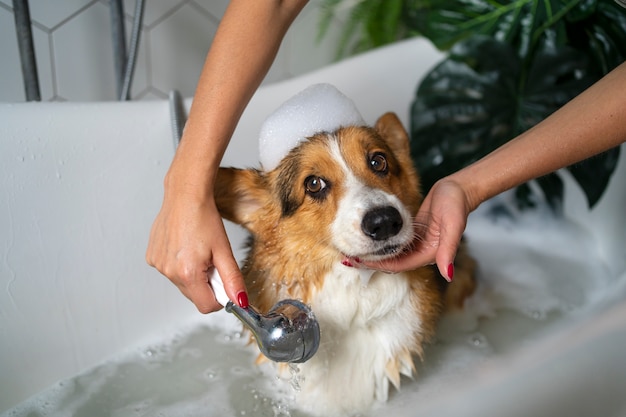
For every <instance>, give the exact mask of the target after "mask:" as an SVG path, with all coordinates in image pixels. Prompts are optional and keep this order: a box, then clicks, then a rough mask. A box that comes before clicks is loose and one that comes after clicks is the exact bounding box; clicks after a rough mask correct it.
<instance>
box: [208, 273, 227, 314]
mask: <svg viewBox="0 0 626 417" xmlns="http://www.w3.org/2000/svg"><path fill="white" fill-rule="evenodd" d="M209 284H211V287H212V288H213V293H215V298H216V299H217V302H218V303H220V304H221V305H223V306H225V305H226V304H228V302H229V301H230V299H229V298H228V296H227V295H226V290H225V289H224V283H223V282H222V277H220V274H219V273H218V272H217V268H211V271H209Z"/></svg>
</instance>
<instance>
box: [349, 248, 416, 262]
mask: <svg viewBox="0 0 626 417" xmlns="http://www.w3.org/2000/svg"><path fill="white" fill-rule="evenodd" d="M407 247H408V245H398V244H394V245H387V246H384V247H382V248H380V249H377V250H375V251H373V252H368V253H361V254H357V255H349V254H347V253H343V254H342V255H343V257H344V259H356V260H359V261H361V260H363V261H370V262H371V261H382V260H385V259H390V258H394V257H396V256H399V255H401V254H402V253H403V252H404V251H405V250H406V248H407Z"/></svg>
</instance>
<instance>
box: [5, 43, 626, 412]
mask: <svg viewBox="0 0 626 417" xmlns="http://www.w3.org/2000/svg"><path fill="white" fill-rule="evenodd" d="M439 58H440V54H439V53H438V52H436V51H435V50H433V49H432V47H431V46H430V45H429V44H427V43H426V42H424V41H422V40H411V41H407V42H402V43H399V44H396V45H394V46H391V47H388V48H384V49H380V50H377V51H374V52H372V53H368V54H365V55H362V56H359V57H356V58H354V59H351V60H348V61H345V62H342V63H340V64H338V65H334V66H331V67H328V68H325V69H322V70H320V71H317V72H314V73H311V74H308V75H305V76H302V77H299V78H296V79H293V80H290V81H287V82H284V83H280V84H275V85H270V86H267V87H264V88H262V89H260V90H259V92H258V93H257V94H256V95H255V97H254V98H253V100H252V102H251V103H250V105H249V107H248V109H247V110H246V112H245V114H244V115H243V117H242V120H241V123H240V125H239V128H238V129H237V131H236V133H235V135H234V138H233V141H232V144H231V146H230V148H229V150H228V152H227V154H226V156H225V158H224V165H235V166H255V165H256V164H257V144H256V137H257V133H258V131H259V127H260V125H261V123H262V121H263V119H264V118H265V117H266V116H267V114H268V113H269V112H271V111H272V110H273V109H274V108H276V107H277V106H278V105H279V104H280V103H282V102H283V101H284V100H285V99H287V98H289V97H290V96H292V95H293V94H295V93H296V92H298V91H300V90H302V89H303V88H305V87H307V86H308V85H310V84H313V83H316V82H330V83H333V84H335V85H336V86H337V87H338V88H339V89H340V90H342V91H343V92H344V93H345V94H346V95H348V96H349V97H351V98H352V99H353V100H354V101H355V102H356V104H357V106H358V107H359V108H360V110H361V112H362V114H363V116H364V118H365V119H366V120H367V121H368V122H373V121H374V120H375V119H376V118H377V117H378V116H379V115H380V114H382V113H384V112H386V111H389V110H391V111H395V112H396V113H398V114H399V116H400V117H401V119H402V120H403V122H404V123H405V125H407V122H408V108H409V103H410V102H411V100H412V97H413V94H414V90H415V86H416V85H417V81H418V79H419V78H420V77H421V76H422V75H423V74H424V73H425V72H426V71H427V70H428V69H429V68H430V67H431V66H432V65H434V64H435V63H436V62H437V61H438V60H439ZM187 104H189V102H187ZM623 151H626V149H623ZM624 153H625V152H623V154H624ZM173 154H174V143H173V140H172V135H171V126H170V116H169V107H168V103H166V102H131V103H39V104H2V105H0V181H1V184H2V187H1V188H0V190H1V191H0V195H1V196H2V198H1V199H0V256H1V257H0V412H2V411H3V410H8V409H10V408H12V407H13V406H15V405H16V404H18V403H20V402H22V401H23V400H25V399H26V398H28V397H30V396H32V395H34V394H36V393H37V392H39V391H41V390H42V389H45V388H46V387H48V386H50V385H52V384H53V383H55V382H56V381H59V380H62V379H65V378H68V377H71V376H72V375H75V374H77V373H79V372H81V371H84V370H85V369H88V368H91V367H93V366H95V365H97V364H99V363H101V362H103V361H105V360H107V359H109V358H112V357H115V356H116V355H117V354H119V352H124V351H128V350H129V349H132V348H135V347H138V348H141V347H142V346H145V345H146V344H147V343H152V342H154V340H155V339H158V338H159V337H166V335H167V334H169V333H171V332H173V331H175V329H177V328H178V327H180V326H181V323H187V322H189V321H190V320H191V321H193V320H197V319H198V316H199V314H198V313H197V312H196V310H195V308H194V307H193V306H192V305H191V303H189V302H188V301H187V300H186V299H185V298H184V297H183V296H182V295H181V294H180V293H179V292H178V290H177V289H176V288H175V287H174V286H173V285H172V284H171V283H169V281H167V280H166V279H165V278H163V277H162V276H161V275H160V274H158V273H157V272H156V271H155V270H153V269H151V268H150V267H148V266H147V265H146V264H145V262H144V251H145V247H146V242H147V238H148V233H149V229H150V226H151V222H152V220H153V219H154V216H155V215H156V213H157V211H158V209H159V207H160V203H161V197H162V179H163V176H164V174H165V172H166V170H167V167H168V165H169V162H170V160H171V158H172V156H173ZM625 159H626V158H625V157H624V156H623V155H622V158H621V161H620V165H619V167H618V170H617V172H616V173H615V175H614V176H613V178H612V180H611V183H610V186H609V189H608V190H607V192H606V193H605V196H604V197H603V198H602V200H601V201H600V203H599V204H598V205H597V207H596V208H594V210H593V211H591V212H589V211H588V210H587V209H586V204H585V201H584V198H583V196H582V193H581V191H580V190H579V189H577V187H576V185H575V184H573V183H572V182H571V181H568V182H567V184H566V187H567V188H566V216H567V218H568V220H567V221H566V222H561V221H556V220H555V221H554V223H555V224H557V226H555V227H551V226H550V224H551V223H550V222H547V223H545V222H546V220H545V218H544V219H543V220H540V221H539V222H535V221H534V220H532V219H530V220H528V219H522V221H521V223H518V224H517V225H516V224H514V223H508V224H492V223H490V221H489V220H488V218H487V217H486V216H485V214H484V211H483V212H479V213H477V214H476V215H473V216H472V217H471V219H470V224H469V226H468V236H469V241H470V245H474V251H475V254H476V256H477V257H478V258H479V259H478V261H479V263H481V275H482V276H483V277H485V278H486V281H487V282H488V283H490V284H489V285H490V286H489V285H487V288H491V290H492V292H493V291H495V290H494V288H496V287H498V285H501V286H505V287H506V286H507V285H511V286H515V285H518V286H519V285H521V286H522V287H523V286H524V285H525V284H524V283H521V284H520V283H515V282H514V279H513V280H512V279H510V277H509V278H507V277H506V276H504V275H507V271H513V272H515V270H519V269H521V270H524V271H525V272H524V273H522V274H521V275H522V276H524V274H528V273H529V272H528V268H530V269H532V270H533V271H536V272H537V274H539V275H542V276H543V277H544V278H545V277H546V276H547V277H548V279H544V280H543V281H542V283H541V284H540V285H539V286H537V285H535V284H533V285H529V286H528V288H525V289H523V291H521V292H520V291H508V289H507V288H504V289H502V288H500V289H501V290H502V291H503V292H504V293H507V294H509V295H508V296H509V297H514V296H515V294H522V297H521V298H527V297H530V298H531V299H534V298H533V297H539V298H541V297H542V296H546V294H548V296H549V297H552V296H554V298H555V299H557V300H561V301H563V299H562V298H559V297H560V295H559V294H560V293H561V292H563V293H568V294H570V295H571V294H574V295H571V296H569V295H568V296H567V297H570V298H567V297H565V302H570V303H571V305H569V306H568V307H567V308H566V310H567V312H566V314H562V315H559V317H561V316H562V318H559V319H555V320H552V321H551V324H549V325H548V324H546V325H545V326H544V327H545V329H544V330H543V331H537V332H533V333H532V337H529V338H523V337H519V335H516V334H515V331H509V333H503V332H501V331H500V330H497V331H492V332H491V335H490V337H492V338H493V339H495V340H493V341H491V343H492V344H493V345H499V346H507V343H508V345H519V346H518V347H517V348H516V347H515V346H508V347H507V348H506V349H505V348H503V349H495V350H496V351H500V350H501V351H503V352H504V353H501V354H493V355H487V358H486V359H484V360H483V359H481V360H480V361H478V362H477V363H474V364H472V366H471V367H464V370H463V372H462V373H459V375H463V377H462V378H461V377H459V378H454V376H453V375H452V376H449V378H448V379H446V380H445V381H449V383H450V385H449V386H447V387H446V388H445V390H444V391H443V392H442V391H441V390H438V389H437V388H436V387H438V386H439V385H437V384H435V385H432V386H431V388H432V389H431V391H429V388H423V387H422V386H421V385H420V384H419V382H418V383H417V384H409V385H408V389H404V390H403V391H401V393H400V394H398V395H396V396H395V397H394V398H393V399H392V401H391V402H390V403H389V404H388V405H387V406H385V407H384V408H382V409H381V410H380V411H375V412H374V413H375V414H376V413H379V414H380V415H385V414H389V413H391V414H393V415H407V416H408V415H414V413H415V412H416V410H417V407H418V406H419V409H420V410H421V415H433V416H434V415H441V416H452V415H468V416H469V415H476V416H479V415H482V416H484V415H487V416H496V415H507V416H527V415H533V416H536V415H550V416H558V415H563V416H573V415H590V416H591V415H594V416H600V415H603V416H609V415H626V396H625V395H624V394H625V393H626V389H625V388H624V387H625V386H626V354H625V352H626V301H625V299H626V220H625V214H626V163H625V162H624V160H625ZM542 222H544V223H542ZM564 223H565V225H563V224H564ZM538 224H539V225H540V226H537V225H538ZM546 224H548V226H545V225H546ZM520 225H521V226H520ZM542 225H543V226H542ZM533 227H536V230H535V231H536V232H537V233H534V232H533ZM520 228H523V229H524V230H520ZM486 229H489V230H487V232H485V230H486ZM529 230H530V232H529ZM229 232H230V233H231V235H232V241H233V245H234V247H235V248H236V249H237V248H239V247H240V246H241V242H242V239H243V236H244V235H243V233H242V232H241V231H240V230H238V229H236V228H229ZM551 239H552V242H553V245H554V248H553V249H554V250H548V251H547V252H546V251H543V252H542V250H537V248H544V247H545V245H546V240H548V241H550V240H551ZM500 242H503V243H500ZM570 245H571V248H572V249H571V250H570V249H569V248H570ZM494 248H496V250H494ZM498 250H500V252H498ZM580 253H584V254H585V256H584V257H581V256H578V254H580ZM572 254H573V255H572ZM238 255H239V256H240V253H239V254H238ZM569 255H572V256H569ZM587 258H589V261H587ZM507 265H508V266H507ZM509 266H510V267H509ZM555 271H556V272H555ZM559 271H560V272H559ZM533 274H534V272H533ZM551 275H555V277H556V278H555V280H554V281H551V280H550V279H549V277H550V276H551ZM556 275H558V276H556ZM501 276H504V277H503V278H502V280H501V281H498V280H499V279H500V277H501ZM533 276H534V275H533ZM494 277H495V278H494ZM568 277H569V278H572V280H571V282H569V281H568ZM589 277H591V278H590V279H591V281H592V282H593V285H589V286H587V284H586V282H588V281H589V279H588V278H589ZM542 285H544V287H542ZM496 289H497V288H496ZM507 291H508V292H507ZM532 291H537V292H538V293H536V294H533V293H532ZM496 292H497V291H496ZM508 301H509V302H512V303H513V304H515V303H516V302H517V301H519V302H520V304H523V303H524V301H525V300H517V301H516V300H510V299H509V300H508ZM526 301H527V300H526ZM522 309H523V307H522ZM222 314H224V315H226V313H223V312H221V313H216V314H214V315H211V317H207V318H206V320H207V322H210V321H211V320H213V321H215V320H219V319H216V318H215V317H221V316H220V315H222ZM202 319H205V318H204V317H203V318H202ZM505 327H506V326H500V327H498V329H503V328H505ZM485 331H486V332H487V333H489V331H488V329H487V330H485ZM452 337H454V336H452ZM443 338H444V339H445V337H443ZM498 339H499V341H498ZM446 355H452V357H453V356H454V352H453V351H448V352H447V353H445V354H442V353H439V354H437V353H436V349H435V353H433V354H432V357H436V358H439V360H440V361H441V360H448V359H445V358H447V356H446ZM428 361H429V358H428V357H427V358H426V363H428ZM242 366H244V365H242ZM245 366H248V364H246V365H245ZM249 366H251V367H252V366H254V365H252V364H249ZM470 368H471V369H470ZM446 369H447V371H450V370H452V372H453V371H454V368H453V367H452V368H450V367H449V368H446ZM453 373H454V372H453ZM427 374H428V372H427ZM428 375H429V376H428V378H431V379H433V378H434V379H437V370H436V369H435V370H434V371H432V370H431V372H430V374H428ZM459 379H462V380H459ZM426 387H428V385H426ZM420 393H421V394H420ZM418 394H420V395H418ZM620 413H621V414H620Z"/></svg>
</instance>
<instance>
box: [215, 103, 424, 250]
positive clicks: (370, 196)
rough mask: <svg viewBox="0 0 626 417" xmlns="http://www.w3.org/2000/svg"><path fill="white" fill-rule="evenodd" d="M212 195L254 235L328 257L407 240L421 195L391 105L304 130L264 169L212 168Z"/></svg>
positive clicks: (222, 209)
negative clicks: (353, 121) (365, 119)
mask: <svg viewBox="0 0 626 417" xmlns="http://www.w3.org/2000/svg"><path fill="white" fill-rule="evenodd" d="M215 196H216V201H217V205H218V208H219V210H220V212H221V213H222V215H223V216H224V217H225V218H227V219H229V220H231V221H234V222H235V223H238V224H241V225H242V226H244V227H245V228H247V229H248V230H249V231H250V232H251V233H252V235H253V238H254V240H255V241H257V240H262V241H267V242H270V241H271V245H272V246H281V247H283V252H284V253H283V255H288V254H292V256H300V255H304V254H305V253H306V251H310V252H311V253H310V254H311V255H315V257H316V258H318V257H320V256H324V257H331V258H332V259H333V260H334V259H337V258H338V257H345V256H349V257H354V258H357V257H358V258H360V259H362V260H380V259H383V258H386V257H390V256H394V255H396V254H398V253H399V252H400V251H402V250H403V249H404V248H406V247H407V246H408V245H410V244H411V242H412V240H413V237H414V236H413V216H414V215H415V213H416V212H417V209H418V208H419V205H420V203H421V200H422V197H421V194H420V192H419V183H418V177H417V173H416V171H415V168H414V167H413V163H412V161H411V159H410V151H409V140H408V136H407V133H406V131H405V130H404V128H403V127H402V125H401V123H400V121H399V120H398V118H397V117H396V115H395V114H392V113H387V114H385V115H383V116H382V117H381V118H380V119H379V120H378V121H377V123H376V125H375V127H374V128H368V127H344V128H340V129H338V130H337V131H335V132H330V133H327V132H323V133H319V134H317V135H315V136H313V137H310V138H308V139H307V140H306V141H303V142H302V143H300V144H299V145H298V146H297V147H295V148H294V149H292V150H291V151H290V152H289V153H288V154H287V156H285V158H283V160H282V161H281V163H280V164H279V165H278V166H277V167H276V168H275V169H274V170H272V171H270V172H261V171H258V170H252V169H250V170H240V169H234V168H220V172H219V176H218V181H217V184H216V191H215ZM268 244H269V243H268ZM285 251H287V252H285Z"/></svg>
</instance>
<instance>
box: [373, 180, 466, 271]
mask: <svg viewBox="0 0 626 417" xmlns="http://www.w3.org/2000/svg"><path fill="white" fill-rule="evenodd" d="M472 209H473V208H472V207H470V204H469V203H468V199H467V197H466V193H465V191H464V189H463V187H462V186H461V185H460V184H459V183H457V182H456V181H454V180H453V179H451V178H450V177H447V178H444V179H441V180H439V181H438V182H437V183H435V185H434V186H433V187H432V189H431V190H430V192H429V193H428V195H427V196H426V198H425V199H424V202H423V203H422V206H421V207H420V210H419V212H418V213H417V215H416V217H415V223H416V228H415V229H416V230H415V233H416V238H415V240H414V242H413V246H412V248H411V250H410V251H407V252H404V253H403V254H402V255H400V256H398V257H396V258H392V259H388V260H384V261H377V262H363V265H365V266H367V267H369V268H374V269H379V270H384V271H391V272H400V271H407V270H412V269H416V268H419V267H422V266H424V265H430V264H433V263H436V264H437V267H438V268H439V272H440V273H441V275H442V276H443V277H444V278H445V279H446V280H448V281H452V278H453V277H454V257H455V255H456V252H457V249H458V247H459V243H460V241H461V237H462V235H463V232H464V231H465V226H466V224H467V216H469V213H470V212H471V211H472Z"/></svg>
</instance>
